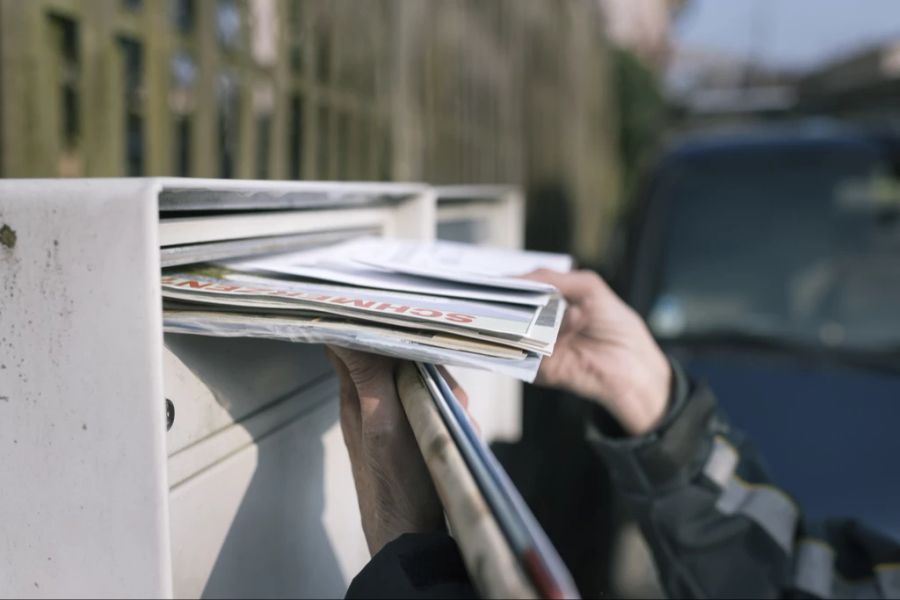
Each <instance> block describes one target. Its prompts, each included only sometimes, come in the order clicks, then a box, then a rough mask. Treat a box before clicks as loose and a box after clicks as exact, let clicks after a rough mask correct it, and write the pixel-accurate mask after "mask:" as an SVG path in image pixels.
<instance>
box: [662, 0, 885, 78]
mask: <svg viewBox="0 0 900 600" xmlns="http://www.w3.org/2000/svg"><path fill="white" fill-rule="evenodd" d="M672 33H673V35H674V37H675V39H676V43H678V44H679V45H683V46H685V47H691V48H702V49H708V50H717V51H723V52H726V53H728V54H732V55H735V56H737V57H743V58H753V59H756V61H757V62H762V63H763V64H765V65H767V66H772V67H779V68H787V69H791V70H794V69H808V68H811V67H814V66H817V65H819V64H821V63H823V62H825V61H827V60H828V59H830V58H834V57H837V56H839V55H841V54H844V53H846V52H848V51H852V50H854V49H859V48H861V47H865V46H868V45H871V44H872V43H874V42H877V41H881V40H885V39H895V40H897V41H900V0H689V2H688V6H687V7H686V8H685V9H684V12H683V13H682V14H681V15H680V16H679V18H678V19H677V20H676V22H675V24H674V28H673V32H672Z"/></svg>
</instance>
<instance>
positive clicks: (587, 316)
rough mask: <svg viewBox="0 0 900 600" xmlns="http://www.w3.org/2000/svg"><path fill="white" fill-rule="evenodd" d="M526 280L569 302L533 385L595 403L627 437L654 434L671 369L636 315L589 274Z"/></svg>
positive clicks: (538, 275) (540, 274) (542, 273)
mask: <svg viewBox="0 0 900 600" xmlns="http://www.w3.org/2000/svg"><path fill="white" fill-rule="evenodd" d="M526 277H527V278H528V279H533V280H535V281H542V282H544V283H549V284H552V285H554V286H556V287H557V288H558V289H559V290H560V292H561V293H562V294H563V296H564V297H565V298H566V301H567V302H568V303H569V307H568V309H567V311H566V314H565V317H564V318H563V323H562V326H561V328H560V332H559V337H558V338H557V341H556V347H555V349H554V352H553V355H552V356H549V357H546V358H544V360H543V361H542V363H541V368H540V370H539V372H538V378H537V383H539V384H542V385H547V386H551V387H558V388H563V389H566V390H568V391H571V392H574V393H576V394H579V395H581V396H584V397H586V398H590V399H592V400H594V401H596V402H598V403H599V404H601V405H602V406H603V407H605V408H606V409H607V410H608V411H609V412H610V413H611V414H612V415H613V416H614V417H615V418H616V419H617V420H618V421H619V423H620V424H621V425H622V427H623V428H624V429H625V430H626V431H627V432H628V433H630V434H631V435H641V434H643V433H646V432H648V431H649V430H650V429H652V428H653V427H654V425H656V424H657V423H658V422H659V420H660V419H661V418H662V416H663V414H664V413H665V410H666V403H667V401H668V397H669V388H670V385H671V381H672V368H671V366H670V365H669V361H668V360H667V359H666V357H665V355H664V354H663V353H662V350H660V348H659V346H658V345H657V344H656V341H655V340H654V339H653V336H651V335H650V331H649V330H648V329H647V326H646V325H645V324H644V321H643V320H642V319H641V318H640V316H638V314H637V313H636V312H634V311H633V310H632V309H631V307H629V306H628V305H627V304H625V303H624V302H623V301H622V300H621V299H619V297H618V296H616V294H615V293H614V292H613V291H612V290H611V289H610V288H609V286H608V285H607V284H606V282H604V281H603V279H601V278H600V277H599V276H598V275H597V274H596V273H594V272H592V271H575V272H572V273H559V272H556V271H550V270H547V269H540V270H537V271H534V272H533V273H530V274H528V275H527V276H526Z"/></svg>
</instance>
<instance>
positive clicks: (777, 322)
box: [624, 123, 900, 539]
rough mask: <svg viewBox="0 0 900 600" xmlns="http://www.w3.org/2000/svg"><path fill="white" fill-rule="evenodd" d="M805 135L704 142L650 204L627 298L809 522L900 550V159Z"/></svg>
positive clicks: (680, 149)
mask: <svg viewBox="0 0 900 600" xmlns="http://www.w3.org/2000/svg"><path fill="white" fill-rule="evenodd" d="M897 147H898V144H897V138H895V137H893V136H892V135H890V134H887V133H883V132H875V133H873V132H872V131H869V130H864V129H850V128H846V127H839V126H835V125H829V124H823V123H798V124H792V125H779V126H767V127H765V128H755V129H748V130H745V131H740V130H735V131H731V132H720V133H708V134H702V135H694V136H692V137H689V138H686V139H684V140H682V141H681V142H679V143H678V144H676V145H674V146H673V147H672V148H671V149H670V150H669V151H668V152H667V153H666V154H665V155H664V157H663V160H662V161H661V164H660V166H659V168H658V169H657V170H656V171H655V174H654V176H653V177H652V178H651V183H650V185H649V187H648V189H647V191H646V193H645V194H643V196H642V198H641V199H640V201H639V203H638V204H637V206H636V208H637V210H636V216H637V218H636V219H635V221H634V223H633V230H632V231H633V234H632V236H631V244H630V245H629V248H630V249H629V252H628V259H627V261H626V268H625V270H624V271H625V272H626V273H627V274H628V280H627V281H626V283H625V295H626V297H627V298H628V300H629V301H630V302H631V303H632V305H633V306H635V307H636V308H637V309H638V310H639V312H641V314H642V315H643V316H644V317H645V318H646V319H647V320H648V322H649V324H650V326H651V328H652V330H653V332H654V334H655V335H656V336H657V337H658V339H660V341H661V342H663V345H664V346H665V347H666V348H667V350H668V351H669V352H671V353H672V354H674V355H675V356H677V357H678V358H680V359H681V361H682V362H683V364H684V365H685V366H686V367H687V369H688V370H689V372H690V373H692V374H693V375H695V376H697V377H699V378H702V379H705V380H706V381H708V382H709V384H710V385H711V387H712V388H713V389H714V391H715V392H716V394H717V396H718V398H719V400H720V403H721V405H722V407H723V409H724V411H725V412H726V414H727V415H728V416H729V417H730V419H731V421H732V422H733V423H734V424H735V425H737V426H739V427H740V428H741V429H743V430H744V431H746V432H747V433H748V434H749V435H750V436H751V438H752V439H753V440H754V441H755V443H756V446H757V448H758V450H759V451H760V453H761V454H762V455H763V457H764V459H765V460H766V462H767V464H768V466H769V470H770V472H771V474H772V476H773V477H774V478H775V480H776V481H777V482H778V483H779V484H780V485H782V486H783V487H784V488H785V489H786V490H787V491H789V492H790V493H791V494H793V495H794V496H795V497H796V498H797V499H798V500H799V501H800V503H801V505H802V507H803V509H804V511H805V513H806V515H807V516H810V517H814V518H819V517H827V516H854V517H857V518H859V519H861V520H862V521H864V522H867V523H868V524H870V525H872V526H874V527H877V528H878V529H881V530H882V531H885V532H887V533H890V534H892V535H894V536H895V537H897V538H898V539H900V184H898V183H897V182H898V177H897V176H898V166H900V153H898V151H897Z"/></svg>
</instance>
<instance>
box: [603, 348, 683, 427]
mask: <svg viewBox="0 0 900 600" xmlns="http://www.w3.org/2000/svg"><path fill="white" fill-rule="evenodd" d="M671 389H672V368H671V366H670V365H669V363H668V361H666V363H665V368H664V369H661V370H660V371H659V372H658V373H656V374H652V375H649V376H647V377H644V378H641V379H639V380H635V381H633V382H631V383H629V384H628V385H625V386H621V387H620V388H618V389H615V388H613V389H611V390H610V393H609V394H608V395H607V397H606V398H604V399H602V400H601V401H600V403H601V404H602V405H603V406H604V407H605V408H606V409H607V410H608V411H609V412H610V414H612V416H613V417H614V418H615V419H616V420H617V421H618V422H619V424H620V425H621V426H622V429H624V430H625V431H626V432H627V433H628V434H629V435H631V436H640V435H644V434H646V433H648V432H650V431H652V430H653V429H654V428H655V427H656V426H657V425H658V424H659V423H660V422H661V421H662V419H663V417H664V416H665V414H666V407H667V406H668V404H669V396H670V395H671Z"/></svg>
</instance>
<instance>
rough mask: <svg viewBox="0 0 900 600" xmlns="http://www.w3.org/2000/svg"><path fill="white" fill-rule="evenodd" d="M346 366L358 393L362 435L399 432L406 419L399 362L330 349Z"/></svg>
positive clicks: (384, 357)
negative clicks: (397, 373) (398, 381)
mask: <svg viewBox="0 0 900 600" xmlns="http://www.w3.org/2000/svg"><path fill="white" fill-rule="evenodd" d="M330 349H331V351H332V353H333V354H334V356H335V357H336V358H337V359H338V360H339V361H340V362H341V363H343V365H344V368H345V369H346V373H347V376H348V377H349V379H350V381H351V382H352V385H353V386H354V388H355V390H356V402H357V405H358V411H359V419H360V427H361V432H362V434H363V435H364V436H368V435H380V434H382V433H390V432H392V431H395V430H397V429H398V428H399V427H400V426H401V425H402V421H401V420H402V419H404V418H405V416H404V413H403V409H402V407H401V405H400V398H399V397H398V395H397V388H396V384H395V383H394V373H395V371H396V367H397V361H396V360H394V359H392V358H388V357H386V356H380V355H377V354H369V353H367V352H360V351H358V350H348V349H346V348H337V347H330Z"/></svg>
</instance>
